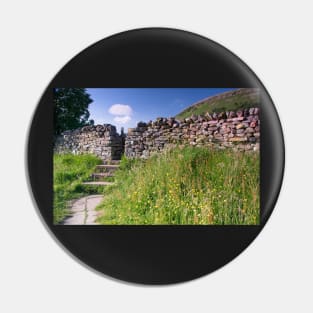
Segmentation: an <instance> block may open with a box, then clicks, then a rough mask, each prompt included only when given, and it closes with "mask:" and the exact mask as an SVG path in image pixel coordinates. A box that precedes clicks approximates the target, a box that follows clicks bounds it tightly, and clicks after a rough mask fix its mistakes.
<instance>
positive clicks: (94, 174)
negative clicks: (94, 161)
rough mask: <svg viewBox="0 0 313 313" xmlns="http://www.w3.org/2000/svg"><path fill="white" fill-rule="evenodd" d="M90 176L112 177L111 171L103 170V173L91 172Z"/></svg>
mask: <svg viewBox="0 0 313 313" xmlns="http://www.w3.org/2000/svg"><path fill="white" fill-rule="evenodd" d="M91 176H92V177H114V175H113V173H111V172H105V173H92V175H91Z"/></svg>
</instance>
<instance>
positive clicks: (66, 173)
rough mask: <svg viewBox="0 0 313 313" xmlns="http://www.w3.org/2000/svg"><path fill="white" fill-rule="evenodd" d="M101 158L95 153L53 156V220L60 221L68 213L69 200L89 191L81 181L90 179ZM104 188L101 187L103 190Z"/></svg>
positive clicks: (55, 222)
mask: <svg viewBox="0 0 313 313" xmlns="http://www.w3.org/2000/svg"><path fill="white" fill-rule="evenodd" d="M100 163H101V160H100V159H99V158H97V157H96V156H94V155H90V154H88V155H72V154H55V155H54V156H53V191H54V194H53V200H54V201H53V202H54V203H53V222H54V224H57V223H59V222H60V221H61V220H62V219H63V218H64V217H65V216H66V214H67V213H68V212H67V203H68V201H69V200H72V199H75V198H78V197H80V196H83V195H85V194H86V193H87V191H86V189H85V188H83V186H82V185H81V183H82V182H83V181H85V180H88V179H89V177H90V175H91V173H92V172H93V170H94V168H95V166H96V165H97V164H100ZM102 191H103V189H101V192H102Z"/></svg>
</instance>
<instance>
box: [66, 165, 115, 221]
mask: <svg viewBox="0 0 313 313" xmlns="http://www.w3.org/2000/svg"><path fill="white" fill-rule="evenodd" d="M118 167H119V161H111V164H102V165H97V166H96V168H95V172H94V173H93V174H92V175H91V178H92V181H87V182H84V183H83V185H95V186H109V185H113V184H114V183H113V182H108V181H106V179H107V177H110V178H111V177H114V172H115V171H116V170H117V169H118ZM102 200H103V195H89V196H86V197H82V198H80V199H78V200H75V201H74V202H72V203H71V207H70V209H69V212H70V213H69V216H67V217H66V218H65V219H64V220H63V222H62V224H63V225H97V224H98V223H97V222H96V219H97V217H98V212H97V211H96V210H95V208H96V206H97V205H98V204H100V202H101V201H102Z"/></svg>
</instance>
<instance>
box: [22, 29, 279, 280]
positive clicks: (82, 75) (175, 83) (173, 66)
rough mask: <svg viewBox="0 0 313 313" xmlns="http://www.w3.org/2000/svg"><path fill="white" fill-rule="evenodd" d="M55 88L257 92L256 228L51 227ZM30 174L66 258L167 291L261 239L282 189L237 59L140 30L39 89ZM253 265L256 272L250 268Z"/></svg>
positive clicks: (250, 83) (181, 38)
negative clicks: (258, 211) (258, 174)
mask: <svg viewBox="0 0 313 313" xmlns="http://www.w3.org/2000/svg"><path fill="white" fill-rule="evenodd" d="M51 55H53V53H52V54H51ZM53 87H83V88H88V87H89V88H91V87H102V88H105V87H138V88H143V87H150V88H153V87H178V88H179V87H180V88H183V87H204V88H214V87H215V88H226V87H229V88H235V87H238V88H248V87H254V88H260V89H261V91H262V92H261V94H262V101H261V102H262V104H261V116H260V119H261V225H259V226H231V225H227V226H156V225H154V226H111V225H108V226H92V225H91V226H78V225H75V226H65V225H53V223H52V222H53V216H52V214H53V210H52V207H53V186H52V175H53V171H52V152H53V147H52V143H53V141H52V136H53V105H52V88H53ZM147 110H149V107H147ZM28 168H29V180H30V184H31V188H32V190H33V195H34V198H35V200H36V203H37V205H38V208H39V210H40V213H41V214H42V216H43V218H44V220H45V222H46V224H47V225H48V227H49V228H50V229H51V231H52V232H53V233H54V235H55V236H56V238H57V239H58V240H59V241H60V242H61V243H62V244H63V245H64V246H65V247H66V248H67V249H68V250H69V251H70V252H71V253H72V254H73V255H75V256H76V257H78V258H79V259H80V260H81V261H83V262H84V263H86V264H87V265H89V266H91V267H92V268H94V269H96V270H97V271H100V272H102V273H104V274H107V275H110V276H113V277H115V278H118V279H122V280H126V281H131V282H136V283H145V284H167V283H176V282H182V281H186V280H190V279H194V278H197V277H199V276H201V275H204V274H207V273H210V272H212V271H214V270H216V269H218V268H220V267H221V266H223V265H225V264H226V263H228V262H229V261H231V260H232V259H233V258H234V257H236V256H237V255H238V254H239V253H241V252H242V251H243V250H244V249H245V248H246V247H247V246H248V245H249V244H250V243H251V242H252V240H253V239H254V238H255V237H256V236H257V235H258V233H259V232H260V231H261V229H262V228H263V226H264V224H265V223H266V221H267V219H268V218H269V216H270V214H271V212H272V210H273V207H274V205H275V202H276V200H277V196H278V193H279V190H280V186H281V182H282V177H283V170H284V142H283V136H282V130H281V125H280V122H279V119H278V116H277V112H276V110H275V108H274V105H273V103H272V101H271V99H270V97H269V95H268V93H267V92H266V90H265V89H264V86H263V85H262V83H261V82H260V81H259V80H258V78H257V77H256V76H255V74H254V73H253V72H252V71H251V70H250V69H249V68H248V67H247V65H245V64H244V63H243V62H242V61H241V60H240V59H238V57H236V56H235V55H233V54H232V53H231V52H230V51H228V50H227V49H225V48H224V47H222V46H220V45H218V44H217V43H215V42H213V41H210V40H208V39H206V38H203V37H200V36H198V35H195V34H192V33H188V32H183V31H179V30H173V29H158V28H152V29H141V30H135V31H129V32H124V33H121V34H118V35H115V36H112V37H109V38H107V39H104V40H102V41H100V42H98V43H96V44H94V45H92V46H91V47H89V48H88V49H86V50H84V51H83V52H82V53H80V54H79V55H77V56H76V57H75V58H74V59H72V60H71V61H70V62H69V63H68V64H67V65H66V66H65V67H64V68H63V69H62V70H61V71H60V72H59V73H58V74H57V75H56V77H55V78H54V79H53V80H52V82H51V83H50V85H49V86H48V87H47V89H46V90H45V92H44V94H43V96H42V98H41V100H40V103H39V105H38V107H37V109H36V112H35V115H34V118H33V121H32V126H31V129H30V133H29V142H28ZM260 262H261V261H260ZM258 265H260V264H255V265H254V266H255V268H257V266H258ZM47 266H48V267H49V264H48V265H47Z"/></svg>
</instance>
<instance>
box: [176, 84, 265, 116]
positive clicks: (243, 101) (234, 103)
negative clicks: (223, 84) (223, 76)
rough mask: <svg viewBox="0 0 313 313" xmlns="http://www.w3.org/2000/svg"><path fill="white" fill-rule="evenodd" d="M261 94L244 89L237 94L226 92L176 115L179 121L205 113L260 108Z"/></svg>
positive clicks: (253, 90)
mask: <svg viewBox="0 0 313 313" xmlns="http://www.w3.org/2000/svg"><path fill="white" fill-rule="evenodd" d="M259 101H260V100H259V94H258V92H257V91H256V90H255V89H243V90H239V91H237V93H235V92H226V93H224V94H222V95H218V96H213V97H210V98H208V99H205V100H203V101H200V102H198V103H196V104H194V105H191V106H190V107H188V108H187V109H185V110H183V111H182V112H180V113H179V114H177V115H176V118H177V119H184V118H187V117H190V116H191V115H193V114H194V115H201V114H205V113H207V112H208V113H210V114H212V113H214V112H215V113H219V112H225V111H237V110H239V109H246V108H252V107H259V105H260V102H259Z"/></svg>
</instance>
